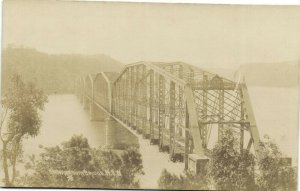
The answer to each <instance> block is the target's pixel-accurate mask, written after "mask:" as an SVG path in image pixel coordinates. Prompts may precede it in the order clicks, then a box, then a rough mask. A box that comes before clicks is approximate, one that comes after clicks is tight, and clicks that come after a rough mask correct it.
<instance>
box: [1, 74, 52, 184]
mask: <svg viewBox="0 0 300 191" xmlns="http://www.w3.org/2000/svg"><path fill="white" fill-rule="evenodd" d="M46 102H47V96H46V95H45V94H44V93H43V91H41V90H40V89H38V88H36V86H35V84H33V83H28V84H25V83H24V82H23V81H22V79H21V76H20V75H17V74H15V75H13V76H12V77H11V83H10V86H9V88H8V90H7V91H6V92H5V94H4V96H3V99H2V100H1V103H2V117H1V125H0V138H1V142H2V162H3V169H4V174H5V185H6V186H12V185H13V183H14V180H15V177H16V174H17V170H16V163H17V162H18V160H19V159H20V157H21V154H22V141H23V139H25V138H28V137H34V136H36V135H38V133H39V129H40V126H41V120H40V115H39V112H40V111H41V110H43V108H44V104H45V103H46ZM8 161H9V162H10V164H9V163H8ZM9 165H10V166H11V168H12V174H11V179H10V175H9V167H10V166H9Z"/></svg>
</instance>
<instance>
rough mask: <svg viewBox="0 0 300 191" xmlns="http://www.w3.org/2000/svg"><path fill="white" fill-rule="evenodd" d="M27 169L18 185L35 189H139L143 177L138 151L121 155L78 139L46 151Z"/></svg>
mask: <svg viewBox="0 0 300 191" xmlns="http://www.w3.org/2000/svg"><path fill="white" fill-rule="evenodd" d="M26 167H27V169H28V170H27V171H28V173H27V174H26V175H25V176H24V177H21V178H20V179H19V184H20V185H22V186H32V187H68V188H138V187H139V181H138V179H137V178H138V176H139V175H141V174H143V171H142V168H143V166H142V160H141V155H140V154H139V153H138V151H137V150H136V148H128V149H126V150H125V151H122V152H119V153H117V152H115V151H112V150H103V149H95V148H91V147H90V146H89V144H88V141H87V139H86V138H84V137H82V136H76V135H75V136H73V137H72V138H71V139H70V140H69V141H67V142H65V143H63V144H62V145H61V146H55V147H48V148H44V151H43V152H42V153H41V154H40V156H39V158H35V157H34V156H32V157H31V160H30V162H29V163H28V164H27V165H26ZM56 172H62V173H56ZM68 172H73V173H71V174H68ZM74 172H75V173H74ZM76 173H77V174H76ZM80 173H81V174H80ZM82 173H83V174H82Z"/></svg>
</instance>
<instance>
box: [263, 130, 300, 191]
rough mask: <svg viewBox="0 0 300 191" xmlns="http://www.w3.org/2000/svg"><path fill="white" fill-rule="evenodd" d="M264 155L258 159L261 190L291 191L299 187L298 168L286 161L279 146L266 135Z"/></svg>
mask: <svg viewBox="0 0 300 191" xmlns="http://www.w3.org/2000/svg"><path fill="white" fill-rule="evenodd" d="M263 145H264V147H263V150H262V156H261V158H260V159H258V166H259V174H258V178H257V182H258V185H259V190H264V191H271V190H272V191H290V190H296V189H297V173H296V169H295V168H293V167H292V166H291V165H290V164H288V163H286V162H285V161H284V160H283V159H284V155H283V154H282V153H281V152H280V150H279V148H278V146H277V145H276V144H275V143H274V142H272V141H271V140H270V138H269V137H268V136H264V141H263Z"/></svg>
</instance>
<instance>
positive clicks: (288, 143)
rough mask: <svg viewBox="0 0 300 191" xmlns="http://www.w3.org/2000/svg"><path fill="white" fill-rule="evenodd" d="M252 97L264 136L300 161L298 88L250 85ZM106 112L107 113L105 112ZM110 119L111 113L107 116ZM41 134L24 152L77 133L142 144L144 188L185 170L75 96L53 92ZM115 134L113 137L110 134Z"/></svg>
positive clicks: (102, 141)
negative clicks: (93, 117)
mask: <svg viewBox="0 0 300 191" xmlns="http://www.w3.org/2000/svg"><path fill="white" fill-rule="evenodd" d="M249 91H250V96H251V101H252V105H253V109H254V113H255V117H256V120H257V124H258V128H259V131H260V134H261V136H262V135H264V134H268V135H269V136H270V137H271V138H273V139H274V140H275V142H276V143H278V144H279V146H280V148H281V149H282V150H283V151H284V152H285V153H286V154H287V155H288V156H291V157H293V164H294V165H295V164H296V160H297V153H298V125H297V123H298V109H297V105H298V98H297V97H298V90H297V89H291V88H265V87H263V88H261V87H250V88H249ZM103 115H105V114H104V113H103ZM104 118H107V119H109V118H108V116H106V117H104ZM42 121H43V123H42V127H41V132H40V134H39V135H38V136H37V137H35V138H33V139H30V140H28V141H27V142H26V143H25V148H24V151H25V153H26V154H27V155H28V154H38V153H39V152H40V151H41V149H39V145H44V146H54V145H57V144H60V143H61V142H63V141H66V140H68V139H70V138H71V137H72V135H74V134H77V135H79V134H82V135H83V136H85V137H87V138H88V140H89V143H90V145H91V146H92V147H99V146H105V145H106V144H122V143H126V144H132V145H135V144H139V145H140V152H141V154H142V157H143V165H144V171H145V175H144V176H142V177H141V186H142V188H157V180H158V178H159V176H160V173H161V171H162V169H164V168H166V169H167V170H169V171H171V172H173V173H176V174H178V173H180V172H182V170H183V168H184V166H183V163H172V162H171V161H169V159H168V155H167V154H163V153H159V152H158V148H157V146H153V145H150V144H149V141H148V140H144V139H142V138H141V137H139V136H135V135H133V134H132V133H130V132H129V131H128V130H127V129H126V128H124V127H122V126H121V125H120V124H118V123H117V122H115V121H111V120H103V121H98V122H92V121H90V120H89V114H88V112H87V111H86V110H84V109H83V106H82V104H80V102H79V99H78V98H77V97H76V96H74V95H51V96H49V102H48V103H47V105H46V107H45V110H44V112H43V113H42ZM112 134H113V135H115V136H113V137H112V136H110V135H112Z"/></svg>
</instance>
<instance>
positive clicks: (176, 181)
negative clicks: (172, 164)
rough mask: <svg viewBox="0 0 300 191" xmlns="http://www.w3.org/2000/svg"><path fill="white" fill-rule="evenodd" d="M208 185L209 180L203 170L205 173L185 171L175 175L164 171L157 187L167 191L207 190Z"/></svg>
mask: <svg viewBox="0 0 300 191" xmlns="http://www.w3.org/2000/svg"><path fill="white" fill-rule="evenodd" d="M209 184H210V178H209V176H208V173H207V171H206V169H205V172H201V173H200V174H197V175H196V174H193V173H191V172H189V171H185V172H184V174H181V175H179V176H178V175H175V174H171V173H170V172H168V171H167V170H166V169H164V170H163V171H162V173H161V176H160V178H159V180H158V186H159V188H160V189H167V190H174V189H176V190H208V189H210V187H209Z"/></svg>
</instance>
